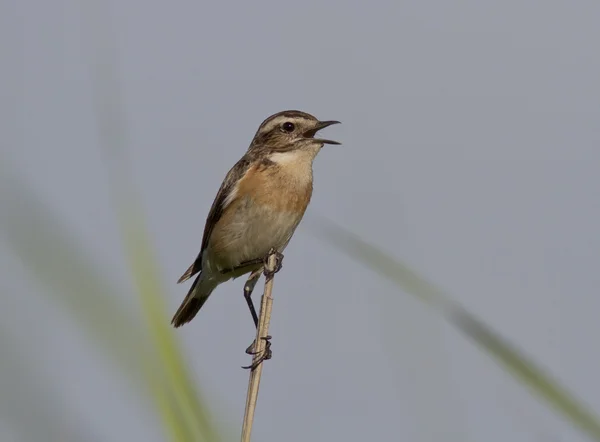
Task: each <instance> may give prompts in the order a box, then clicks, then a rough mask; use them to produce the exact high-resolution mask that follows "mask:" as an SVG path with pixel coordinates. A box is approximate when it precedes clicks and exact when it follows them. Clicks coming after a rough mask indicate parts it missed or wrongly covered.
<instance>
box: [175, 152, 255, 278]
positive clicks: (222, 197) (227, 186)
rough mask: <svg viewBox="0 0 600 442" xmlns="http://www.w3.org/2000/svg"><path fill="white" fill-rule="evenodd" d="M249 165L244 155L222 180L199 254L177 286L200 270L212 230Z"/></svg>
mask: <svg viewBox="0 0 600 442" xmlns="http://www.w3.org/2000/svg"><path fill="white" fill-rule="evenodd" d="M250 163H251V161H250V158H248V157H247V156H246V155H244V156H243V157H242V158H241V159H240V160H239V161H238V162H237V163H236V164H235V166H233V167H232V168H231V170H230V171H229V172H228V173H227V176H226V177H225V179H224V180H223V184H221V187H220V188H219V191H218V192H217V196H216V197H215V200H214V201H213V204H212V207H211V208H210V212H209V213H208V217H207V218H206V225H205V226H204V235H203V236H202V245H201V247H200V253H198V256H197V257H196V260H195V261H194V262H193V264H192V265H191V266H190V267H189V268H188V269H187V270H186V271H185V273H184V274H183V275H181V278H179V280H178V281H177V283H178V284H179V283H181V282H184V281H187V280H188V279H190V278H191V277H192V276H194V275H195V274H197V273H198V272H200V271H201V270H202V253H203V252H204V250H205V249H206V247H207V246H208V241H209V239H210V235H211V233H212V230H213V228H214V226H215V224H216V223H217V221H219V219H220V218H221V216H223V211H224V210H225V208H226V207H227V206H229V205H230V204H231V203H232V202H233V200H234V199H235V193H234V192H235V186H236V184H237V183H238V182H239V180H240V179H241V178H242V177H243V176H244V174H245V173H246V172H247V171H248V169H249V167H250Z"/></svg>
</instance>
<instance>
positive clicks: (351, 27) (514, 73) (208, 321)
mask: <svg viewBox="0 0 600 442" xmlns="http://www.w3.org/2000/svg"><path fill="white" fill-rule="evenodd" d="M88 4H89V3H88V2H76V1H74V0H55V1H52V2H48V1H42V0H2V1H0V48H1V49H0V50H1V75H0V97H1V100H0V128H1V130H0V143H1V146H0V148H1V150H2V161H5V164H10V167H11V168H12V170H13V171H15V172H16V173H17V174H18V175H19V176H21V177H22V179H23V180H25V181H27V182H29V183H31V186H32V187H34V188H36V189H37V190H38V191H39V193H40V194H41V196H42V197H43V199H44V201H46V202H47V204H48V205H50V206H51V207H52V208H53V209H54V210H55V211H56V212H57V213H60V215H61V216H63V218H64V219H65V220H67V221H68V223H69V228H70V230H71V231H72V234H73V237H74V238H77V240H78V241H80V242H81V244H82V245H84V246H85V247H86V248H88V249H89V250H90V251H91V252H93V253H94V254H95V255H96V256H97V259H98V262H102V263H103V265H105V267H106V271H107V274H108V275H110V277H111V278H113V279H114V280H115V281H118V282H120V283H121V284H123V285H126V286H127V287H130V285H131V283H130V281H129V277H128V271H127V266H126V264H125V258H124V256H123V249H122V245H121V244H120V240H119V234H118V228H117V224H116V220H115V215H114V212H113V207H112V205H111V203H110V200H109V192H108V182H107V179H108V178H107V174H106V166H105V164H104V159H103V155H102V153H101V149H102V148H103V147H104V146H101V145H100V143H99V142H98V129H97V125H96V120H95V115H94V111H93V87H92V86H93V85H92V75H91V72H92V69H93V68H94V59H95V55H94V52H93V45H92V44H91V43H90V41H89V32H88V31H89V29H88V24H86V17H89V15H86V14H88V13H89V11H88V12H86V8H87V7H88V6H86V5H88ZM110 9H111V10H112V12H111V14H112V19H113V23H112V25H111V26H112V28H110V27H108V28H106V29H105V31H106V32H107V35H108V36H109V37H110V38H112V42H113V44H114V45H115V47H116V50H117V54H118V58H117V65H116V66H117V69H118V71H117V75H118V79H119V81H120V87H121V92H122V96H121V100H122V103H123V105H124V112H125V118H126V121H125V122H126V124H127V137H128V138H127V140H128V148H129V153H128V155H129V158H130V160H131V163H132V164H133V168H132V171H131V173H132V175H133V179H134V182H135V184H136V187H137V189H138V190H139V193H140V196H141V198H142V202H143V206H144V209H145V214H146V216H147V222H148V225H149V228H150V233H151V236H152V239H153V241H154V246H155V247H156V250H157V255H158V258H159V263H160V266H161V274H160V277H161V278H162V279H163V281H164V282H165V287H166V289H167V291H166V292H167V293H168V299H167V303H168V305H169V308H170V313H172V312H174V311H175V309H176V308H177V306H178V305H179V303H180V302H181V300H182V299H183V297H184V296H185V294H186V291H187V289H188V285H183V286H177V285H176V284H175V281H176V280H177V278H178V277H179V276H180V274H181V273H183V271H184V270H185V269H186V268H187V267H188V265H189V264H190V263H191V262H192V260H193V259H194V258H195V256H196V254H197V252H198V249H199V246H200V241H201V235H202V230H203V226H204V221H205V218H206V215H207V214H208V210H209V208H210V205H211V203H212V201H213V198H214V196H215V194H216V191H217V189H218V188H219V185H220V183H221V181H222V179H223V177H224V175H225V173H226V172H227V171H228V170H229V168H230V167H231V166H232V165H233V164H234V163H235V162H236V161H237V160H238V159H239V158H240V157H241V155H243V153H244V152H245V150H246V148H247V146H248V144H249V143H250V140H251V139H252V136H253V135H254V133H255V131H256V129H257V127H258V125H259V124H260V123H261V121H262V120H263V119H264V118H266V117H267V116H269V115H271V114H273V113H275V112H278V111H281V110H284V109H299V110H303V111H306V112H309V113H311V114H313V115H315V116H317V118H320V119H336V120H340V121H342V123H343V124H342V125H340V126H335V127H332V128H330V129H327V131H326V132H324V133H326V134H327V136H328V137H329V138H332V139H335V140H339V141H341V142H343V145H342V146H325V148H324V149H323V151H322V152H321V153H320V154H319V156H318V157H317V159H316V162H315V166H314V169H315V170H314V172H315V192H314V196H313V200H312V203H311V206H310V207H309V210H308V214H307V217H306V219H305V221H306V222H304V223H303V224H301V226H300V228H299V229H298V231H297V233H296V235H295V237H294V239H293V240H292V242H291V243H290V246H289V247H288V248H287V250H286V256H285V260H284V270H283V271H282V272H281V273H280V274H279V275H278V276H277V278H276V280H275V291H274V298H275V301H274V311H273V320H272V323H271V334H272V335H273V353H274V357H273V359H272V360H270V361H268V363H267V364H266V366H265V370H264V376H263V380H262V384H261V392H260V398H259V403H258V409H257V415H256V423H255V429H254V439H255V440H262V441H283V440H285V441H305V440H344V441H363V440H365V439H367V440H403V441H442V440H450V439H449V438H448V437H447V436H446V435H447V433H449V432H452V433H453V434H455V436H454V437H453V440H457V441H484V440H485V441H487V442H504V441H512V442H529V441H569V442H576V441H583V440H587V439H585V437H584V436H583V435H582V434H581V433H580V432H579V431H577V430H575V429H573V428H572V427H570V425H569V424H568V423H567V422H566V421H564V420H563V419H562V418H560V417H558V415H556V414H555V413H554V412H553V411H550V410H549V409H548V408H547V407H546V406H545V405H543V404H542V403H541V402H539V401H538V400H537V399H535V398H533V397H532V396H531V395H530V394H528V393H527V391H526V390H524V389H523V388H521V386H520V385H519V384H517V383H516V382H515V381H514V380H513V379H512V378H510V377H509V376H507V374H506V373H504V372H503V371H502V370H501V369H500V368H499V367H498V366H497V365H496V364H495V363H494V362H493V361H492V360H491V359H490V358H489V357H488V356H487V355H486V354H485V353H483V352H481V351H480V350H479V349H478V347H476V346H475V345H473V344H472V343H471V342H470V341H468V340H466V339H465V338H463V337H462V336H461V335H459V334H458V333H456V332H455V331H454V329H452V328H451V327H449V326H448V325H446V324H445V323H443V322H442V321H440V320H439V318H437V317H436V316H434V315H432V313H431V312H430V311H429V310H427V309H426V308H425V307H424V306H423V305H421V304H420V303H418V302H417V301H415V300H414V299H413V298H412V297H410V296H408V295H406V294H404V293H402V292H399V291H398V290H397V289H396V288H395V287H394V286H393V285H391V284H390V283H388V282H386V281H383V280H381V279H380V278H379V277H378V276H376V275H375V274H373V273H372V272H370V271H369V270H367V269H365V268H362V267H361V266H360V265H358V264H356V263H355V262H354V261H352V260H351V259H349V258H347V257H345V256H344V255H342V254H340V253H339V252H338V251H336V250H335V249H333V248H332V247H331V246H330V245H328V244H324V243H323V242H322V241H321V240H320V239H318V238H317V237H315V236H314V235H313V234H312V233H311V232H312V231H311V228H310V225H311V222H317V221H316V215H320V216H325V217H327V218H330V219H332V220H334V221H336V222H338V223H340V224H342V225H343V226H345V227H346V228H348V229H350V230H352V231H354V232H356V233H358V234H359V235H361V236H362V237H364V238H365V239H368V240H369V241H372V242H373V243H375V244H377V245H379V246H381V247H382V248H385V249H386V250H387V251H389V252H390V253H392V254H393V255H394V256H396V257H398V258H399V259H402V260H404V261H405V262H407V263H410V264H411V265H412V266H413V267H414V268H416V269H418V270H419V271H420V272H421V273H422V274H424V275H426V276H427V277H428V278H429V279H430V280H431V281H434V282H435V283H437V284H439V285H440V286H442V287H444V288H445V289H446V290H448V291H449V292H450V293H451V294H452V295H453V297H454V299H456V300H458V301H460V302H461V303H463V304H464V305H465V306H466V307H467V308H468V309H469V310H470V311H471V312H473V313H475V314H476V315H478V316H479V317H480V318H482V319H483V320H484V321H485V322H487V323H488V324H489V325H490V326H491V327H493V328H494V329H495V330H496V331H498V332H499V333H501V334H502V335H503V336H504V337H506V338H507V339H508V340H510V342H512V343H514V344H515V345H517V346H518V347H519V348H521V349H522V350H524V351H525V352H526V353H528V354H529V355H531V356H532V357H533V358H534V359H535V360H536V361H538V362H539V363H540V364H541V365H542V366H544V367H545V368H547V369H548V371H549V372H550V373H552V374H553V375H554V376H556V378H557V379H559V380H560V381H561V382H563V383H564V384H565V385H566V386H567V387H569V388H570V389H571V390H572V391H573V392H575V393H576V394H577V395H578V396H579V397H580V398H581V399H582V400H583V401H584V402H586V403H587V404H588V405H589V406H590V407H591V408H592V409H593V410H595V411H596V413H600V383H599V382H598V380H597V379H598V373H600V354H599V352H598V346H597V337H598V335H599V334H600V325H599V323H598V312H599V311H600V297H599V296H598V287H599V286H600V272H599V271H598V263H599V262H600V234H599V233H598V226H599V225H600V177H599V170H600V124H599V121H600V85H599V81H598V79H599V78H600V55H599V51H598V42H599V41H600V30H599V29H600V28H599V27H598V23H599V22H600V3H599V2H597V1H585V0H581V1H576V2H566V1H557V0H547V1H531V0H520V1H515V0H505V1H502V2H499V1H496V2H491V1H490V2H484V1H475V0H471V1H464V0H457V1H453V2H448V1H443V0H432V1H427V2H423V1H385V2H384V1H375V2H358V1H342V0H336V1H309V0H308V1H301V2H280V1H253V2H241V1H240V2H205V1H189V0H175V1H171V2H164V1H155V0H146V1H141V0H124V1H121V2H117V1H112V2H111V4H110ZM0 210H2V208H1V207H0ZM0 244H2V243H1V242H0ZM0 268H1V269H2V270H1V272H2V283H1V286H0V291H2V295H1V297H0V303H1V304H0V325H1V327H2V328H1V331H2V333H5V334H7V335H8V336H10V337H11V340H12V342H13V343H14V344H15V345H17V346H18V351H19V352H21V353H23V354H24V355H26V357H27V360H28V361H30V364H31V366H32V367H34V368H35V370H36V372H37V373H39V381H40V384H41V385H45V386H46V387H47V388H48V389H49V390H51V391H54V392H56V393H57V394H58V395H59V397H61V398H62V399H61V401H59V402H57V403H56V404H55V407H57V408H61V409H64V411H65V412H66V415H69V414H70V413H72V412H73V413H74V412H75V411H76V412H77V415H78V416H80V417H81V418H82V419H83V422H84V423H85V425H86V426H87V427H89V428H91V429H93V433H94V434H95V435H96V440H99V441H100V440H102V441H124V440H145V441H149V442H159V441H162V440H164V433H163V432H162V430H161V428H160V424H159V422H158V421H157V420H156V419H155V417H154V414H153V410H152V406H151V405H149V404H145V403H142V402H141V400H139V399H138V398H137V397H136V396H133V395H132V394H131V391H130V389H129V387H128V386H127V384H126V383H125V382H123V380H122V379H121V378H120V377H119V376H118V374H117V372H116V371H115V369H114V367H112V366H111V364H109V363H107V362H106V361H105V360H103V358H102V355H101V354H100V353H97V352H96V351H94V348H93V347H92V346H90V344H89V342H88V341H87V340H86V339H84V338H83V337H82V336H81V334H80V333H79V331H78V326H77V325H76V324H75V323H74V322H73V321H71V320H70V318H69V317H68V316H67V315H66V314H65V313H64V312H63V311H62V310H60V309H58V308H56V306H54V305H53V304H52V302H51V301H50V300H49V299H48V298H47V297H45V296H43V294H42V291H43V289H44V288H43V287H40V286H39V285H38V284H36V282H35V281H34V280H33V279H32V278H31V275H30V274H29V273H28V272H27V270H26V268H25V266H24V265H23V263H22V262H20V261H19V260H18V259H16V258H15V257H14V256H13V255H11V254H10V253H9V252H8V250H7V248H5V247H4V248H3V249H2V250H0ZM127 284H129V285H127ZM242 286H243V281H242V280H236V281H234V282H232V283H229V284H226V285H223V286H221V287H219V288H218V289H217V291H216V292H215V293H214V294H213V296H212V297H211V299H210V301H209V302H208V303H207V305H206V306H205V308H204V309H202V311H201V312H200V313H199V315H198V316H197V318H196V319H195V320H194V321H193V322H192V323H191V324H188V325H186V326H185V327H183V328H181V329H179V330H178V331H177V335H178V336H179V337H180V339H181V342H182V345H183V346H184V351H185V354H186V357H187V359H188V361H189V363H190V365H191V366H192V369H193V371H194V374H195V376H196V378H197V380H198V382H199V384H200V385H201V388H202V390H203V391H204V392H205V393H206V395H207V396H208V397H209V398H210V400H211V403H212V405H213V410H214V412H215V415H218V418H219V420H220V422H219V424H221V425H223V426H225V427H227V428H232V432H233V434H234V435H235V433H236V432H237V429H238V428H239V427H240V425H241V419H242V416H243V407H244V400H245V394H246V386H247V380H248V372H247V371H244V370H241V369H240V366H241V365H246V364H248V363H249V357H247V356H246V355H245V354H244V349H245V348H246V346H247V345H248V344H250V342H251V341H252V339H253V337H254V330H253V326H252V321H251V318H250V315H249V313H248V310H247V306H246V303H245V302H244V300H243V297H242ZM258 287H261V289H258ZM258 287H257V291H256V292H255V299H256V300H259V299H260V298H259V295H260V291H261V290H262V284H261V285H260V286H258ZM126 302H128V303H129V304H131V305H132V306H134V307H135V305H136V304H135V303H136V302H137V299H136V297H135V294H134V293H133V291H132V293H131V298H130V299H129V298H128V299H127V300H126ZM315 306H318V309H316V308H315ZM106 321H107V322H108V323H110V321H111V318H110V317H106ZM0 359H1V358H0ZM5 363H6V361H5ZM2 364H3V363H2V362H1V361H0V367H1V366H2ZM0 371H1V373H0V377H4V379H3V380H2V381H1V383H0V387H2V385H4V387H6V386H7V385H10V379H9V378H7V376H8V373H9V371H8V370H7V369H6V367H5V368H4V369H2V370H0ZM0 394H5V395H6V394H9V393H8V390H5V391H4V392H2V391H0ZM32 400H35V398H32ZM3 414H4V413H3ZM7 416H8V415H7V414H5V416H4V418H3V417H2V416H0V440H2V441H6V442H12V441H15V442H17V441H19V442H20V441H21V439H19V438H18V437H17V435H16V434H15V433H14V432H12V430H11V426H10V425H9V423H8V418H7Z"/></svg>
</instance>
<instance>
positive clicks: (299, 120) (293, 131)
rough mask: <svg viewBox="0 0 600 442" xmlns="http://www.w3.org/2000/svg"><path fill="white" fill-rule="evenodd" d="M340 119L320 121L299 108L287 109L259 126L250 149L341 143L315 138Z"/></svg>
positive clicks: (288, 148) (290, 148) (282, 149)
mask: <svg viewBox="0 0 600 442" xmlns="http://www.w3.org/2000/svg"><path fill="white" fill-rule="evenodd" d="M332 124H339V121H333V120H330V121H319V120H318V119H317V118H315V117H314V116H312V115H310V114H308V113H306V112H301V111H297V110H286V111H283V112H278V113H276V114H274V115H271V116H270V117H268V118H267V119H266V120H265V121H263V122H262V124H261V125H260V126H259V128H258V130H257V131H256V135H254V139H253V140H252V143H251V145H250V149H253V148H257V149H272V150H280V151H285V150H293V149H300V148H302V147H307V146H314V145H315V144H321V145H323V144H340V143H338V142H337V141H332V140H325V139H319V138H315V135H316V133H317V132H318V131H319V130H321V129H324V128H326V127H328V126H331V125H332Z"/></svg>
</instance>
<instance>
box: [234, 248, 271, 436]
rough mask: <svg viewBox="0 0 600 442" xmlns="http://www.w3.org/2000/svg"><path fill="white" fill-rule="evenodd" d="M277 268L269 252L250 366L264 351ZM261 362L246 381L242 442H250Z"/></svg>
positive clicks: (256, 361) (251, 371) (257, 360)
mask: <svg viewBox="0 0 600 442" xmlns="http://www.w3.org/2000/svg"><path fill="white" fill-rule="evenodd" d="M276 267H277V254H276V253H275V252H273V251H272V252H271V253H270V254H269V258H268V260H267V265H266V266H265V275H268V276H267V277H266V280H265V291H264V293H263V295H262V298H261V300H260V316H259V318H258V328H257V329H256V340H255V341H254V345H253V347H254V356H253V358H252V366H253V367H254V364H255V363H258V362H259V360H260V358H261V357H262V355H263V353H264V352H265V350H266V341H265V338H266V337H267V335H268V334H269V324H270V322H271V309H272V306H273V295H272V294H273V272H275V269H276ZM262 368H263V364H262V361H261V362H260V363H258V365H257V366H256V367H254V368H252V369H251V370H250V380H249V381H248V393H247V395H246V410H245V412H244V422H243V424H242V439H241V440H242V442H250V435H251V433H252V425H253V423H254V411H255V410H256V402H257V400H258V387H259V386H260V378H261V376H262Z"/></svg>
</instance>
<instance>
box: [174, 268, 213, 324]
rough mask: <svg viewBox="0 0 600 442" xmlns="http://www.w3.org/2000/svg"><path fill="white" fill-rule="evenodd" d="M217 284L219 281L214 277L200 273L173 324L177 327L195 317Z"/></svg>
mask: <svg viewBox="0 0 600 442" xmlns="http://www.w3.org/2000/svg"><path fill="white" fill-rule="evenodd" d="M217 285H218V283H217V282H216V281H214V280H213V279H208V278H203V275H202V274H200V275H198V277H197V278H196V280H195V281H194V283H193V284H192V287H190V291H189V292H188V294H187V296H186V297H185V299H184V300H183V302H182V303H181V305H180V306H179V308H178V309H177V312H175V315H174V316H173V319H172V320H171V324H173V326H174V327H175V328H177V327H181V326H182V325H183V324H186V323H188V322H190V321H191V320H192V319H194V316H196V314H197V313H198V312H199V311H200V308H202V306H203V305H204V303H205V302H206V300H207V299H208V297H209V296H210V294H211V293H212V292H213V290H214V289H215V288H216V287H217Z"/></svg>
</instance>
